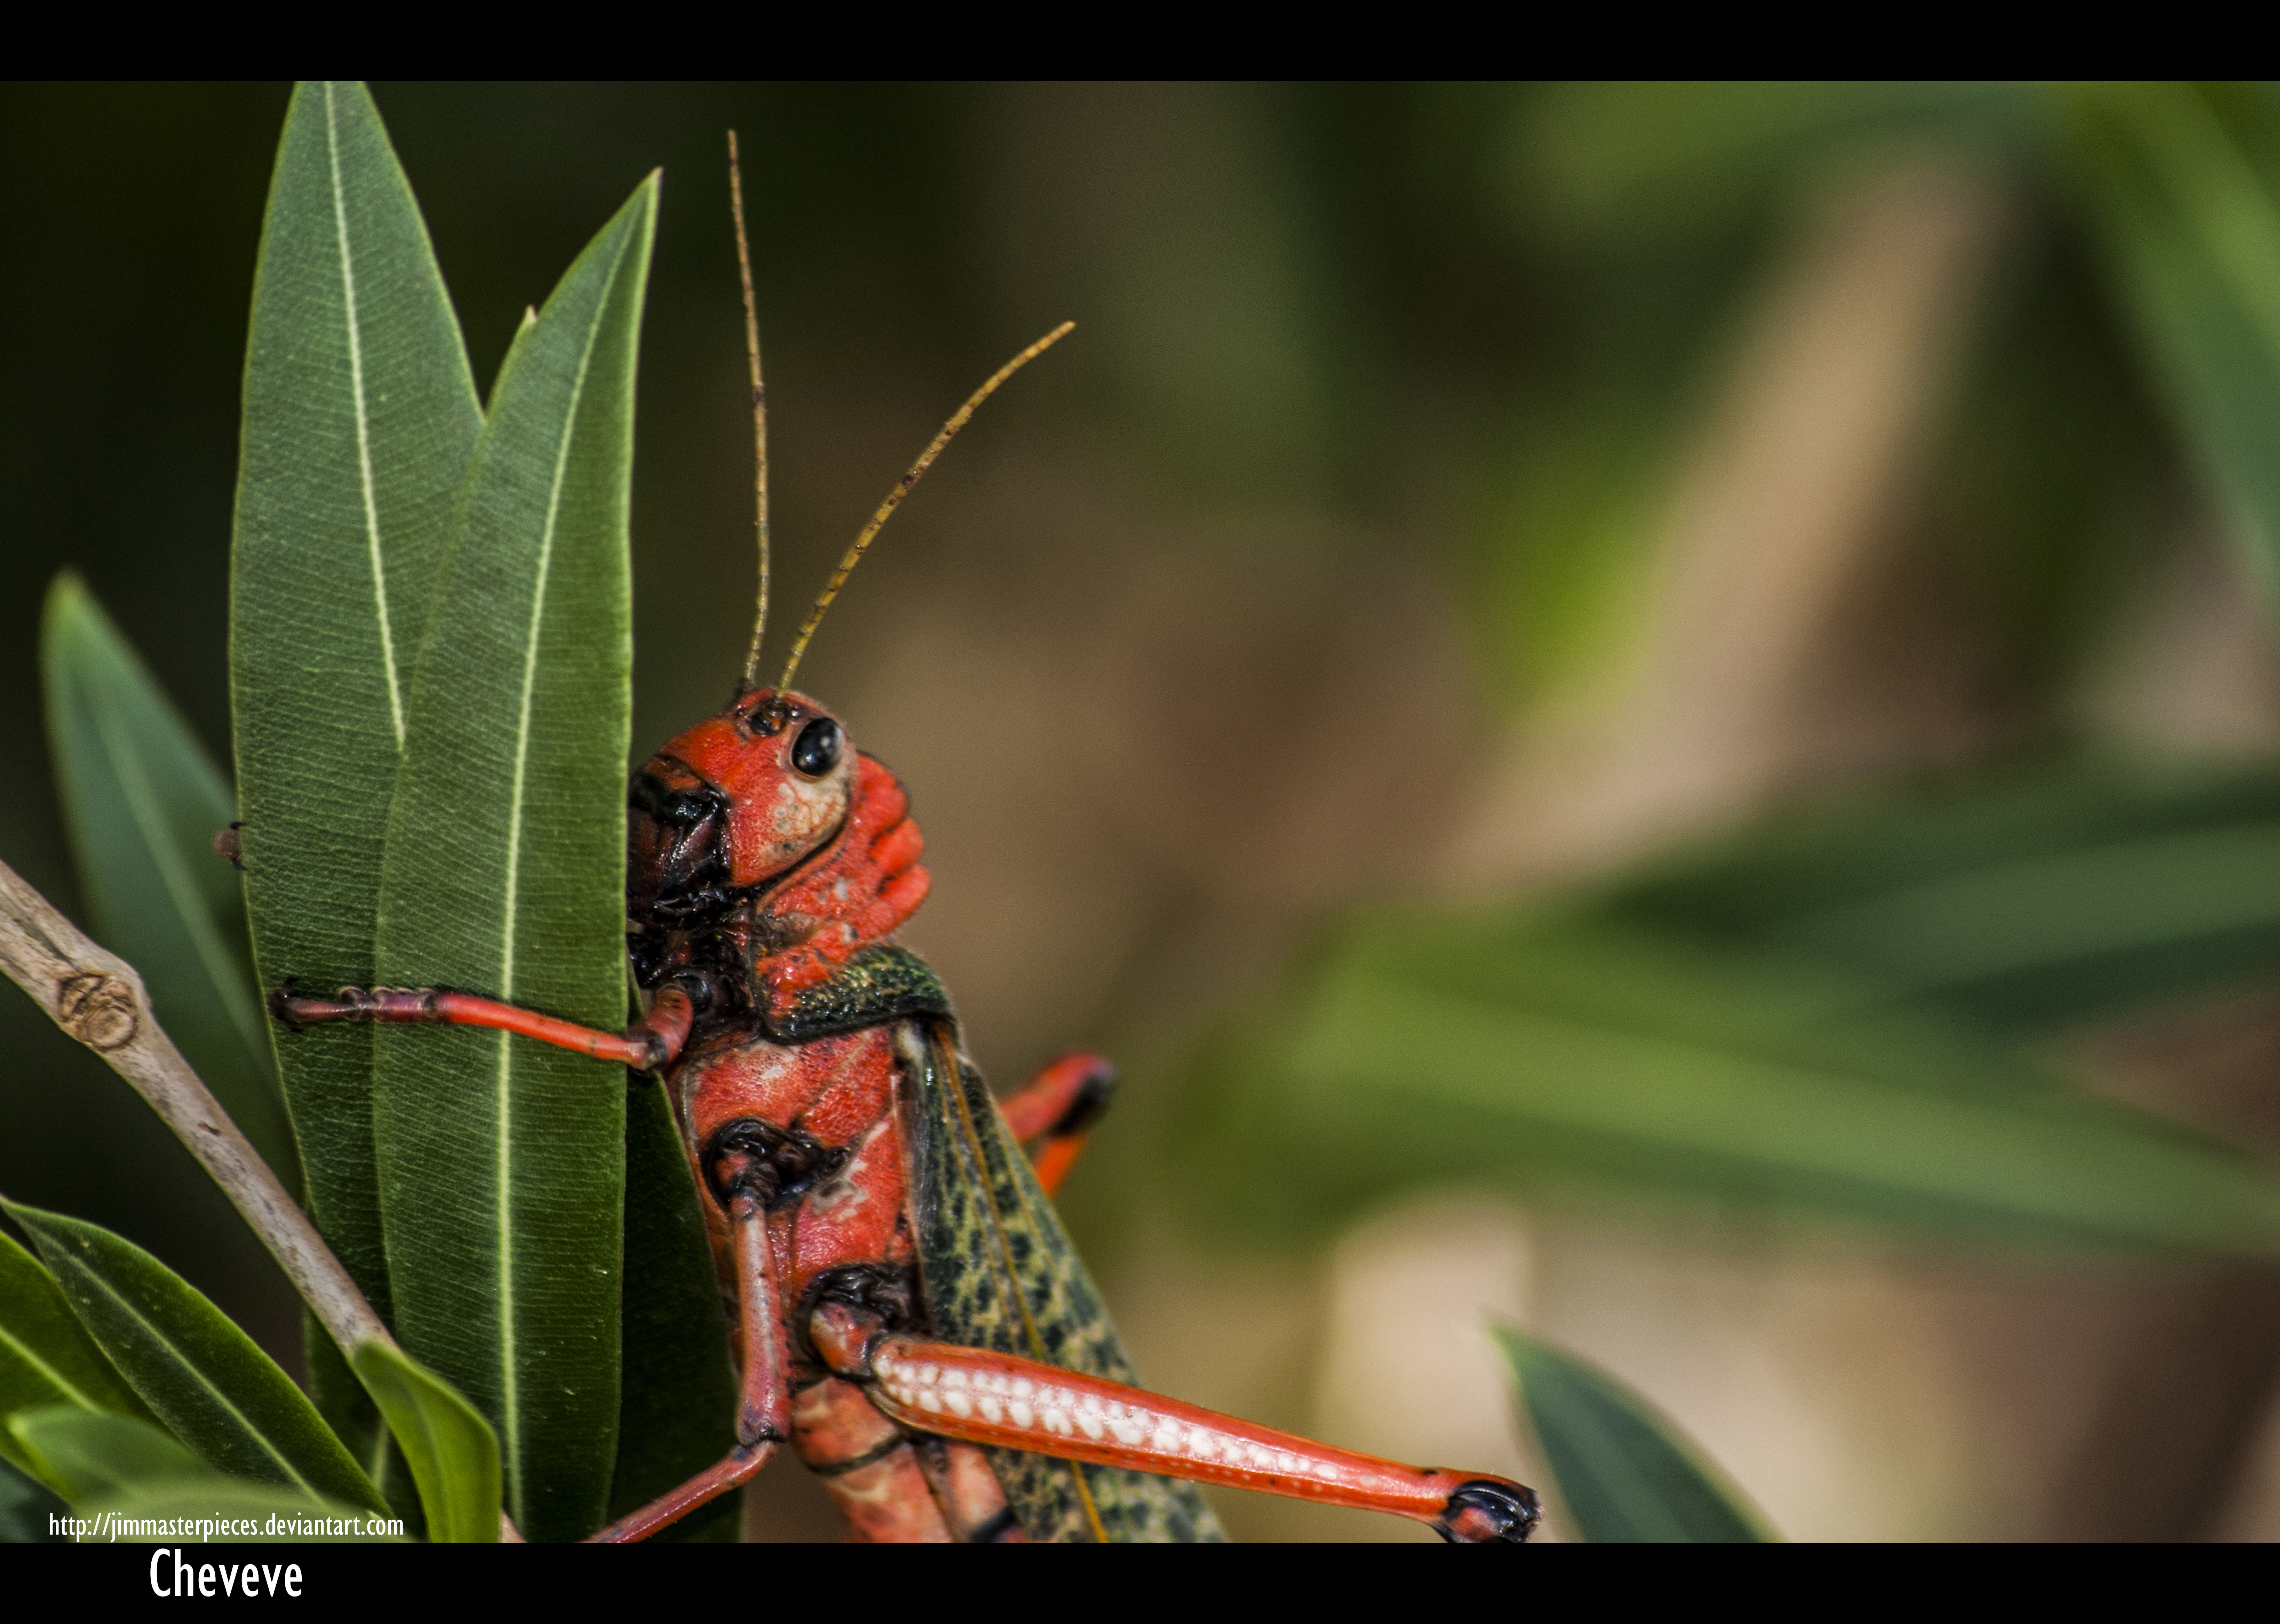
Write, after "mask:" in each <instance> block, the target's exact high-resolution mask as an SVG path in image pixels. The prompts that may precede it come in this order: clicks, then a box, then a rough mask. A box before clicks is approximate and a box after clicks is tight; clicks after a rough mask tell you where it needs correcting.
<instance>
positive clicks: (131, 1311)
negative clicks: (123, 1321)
mask: <svg viewBox="0 0 2280 1624" xmlns="http://www.w3.org/2000/svg"><path fill="white" fill-rule="evenodd" d="M65 1256H66V1257H67V1258H69V1254H68V1253H66V1254H65ZM70 1262H71V1266H72V1272H73V1274H76V1275H78V1276H79V1277H80V1278H81V1280H84V1281H88V1282H89V1284H90V1285H92V1286H94V1287H95V1288H96V1289H98V1290H100V1291H101V1292H102V1293H103V1294H104V1296H105V1297H109V1298H110V1299H111V1300H112V1302H114V1303H116V1304H117V1305H119V1311H120V1312H122V1313H124V1314H126V1315H127V1317H128V1318H129V1319H131V1320H134V1321H135V1324H137V1325H139V1326H141V1327H142V1328H143V1329H144V1330H145V1331H147V1332H149V1333H150V1340H151V1342H152V1343H155V1344H156V1346H157V1348H158V1351H159V1353H160V1354H162V1355H163V1356H164V1357H166V1358H169V1359H171V1360H173V1363H174V1364H175V1365H177V1366H180V1367H181V1369H182V1371H183V1372H184V1373H186V1374H188V1375H189V1377H190V1379H191V1380H192V1381H193V1382H196V1384H197V1385H198V1386H199V1387H201V1388H204V1389H205V1390H206V1392H207V1393H208V1394H209V1395H210V1396H211V1397H212V1399H213V1401H214V1403H215V1404H216V1405H219V1406H220V1407H221V1408H222V1409H223V1410H225V1411H227V1412H228V1413H229V1415H230V1417H231V1418H232V1419H233V1420H235V1421H236V1422H237V1423H238V1426H239V1428H241V1429H242V1430H243V1432H244V1434H245V1435H246V1436H247V1437H249V1438H250V1439H252V1440H253V1442H254V1443H258V1445H260V1446H261V1451H262V1453H264V1454H266V1455H267V1456H268V1457H269V1459H272V1460H273V1461H275V1462H276V1463H277V1465H278V1466H280V1467H281V1468H282V1470H283V1471H284V1473H285V1475H286V1476H288V1477H289V1478H291V1479H292V1480H293V1481H294V1482H296V1483H297V1484H298V1485H300V1487H301V1488H302V1489H305V1490H306V1491H307V1492H308V1493H309V1494H310V1495H311V1496H312V1497H315V1498H317V1499H320V1500H321V1499H322V1498H324V1496H323V1495H322V1494H320V1493H319V1492H318V1489H317V1487H316V1485H315V1484H313V1483H312V1482H310V1481H309V1480H308V1479H307V1478H305V1477H304V1476H302V1475H301V1474H300V1472H299V1470H298V1469H297V1467H296V1466H294V1465H293V1463H292V1462H291V1461H289V1460H288V1459H286V1458H285V1457H284V1456H283V1455H281V1454H280V1453H279V1452H278V1451H277V1446H276V1445H275V1444H273V1443H270V1441H269V1439H268V1436H267V1435H266V1434H264V1433H263V1432H262V1430H261V1428H258V1427H257V1426H255V1425H254V1424H253V1422H252V1420H250V1418H249V1417H248V1416H247V1415H246V1413H245V1412H244V1411H243V1410H241V1409H239V1408H238V1407H237V1406H236V1405H234V1404H232V1403H230V1401H229V1399H228V1397H227V1395H225V1394H224V1393H223V1392H222V1390H221V1389H220V1388H218V1387H216V1386H215V1385H214V1384H213V1383H212V1382H210V1381H208V1380H207V1379H206V1374H205V1373H204V1371H202V1370H200V1369H199V1368H198V1367H197V1366H195V1365H193V1364H191V1363H190V1362H189V1359H187V1358H183V1357H182V1355H181V1354H180V1353H179V1352H177V1351H175V1349H174V1344H173V1341H172V1340H171V1339H170V1338H169V1337H168V1336H167V1335H166V1332H165V1331H164V1330H163V1329H161V1328H159V1326H158V1324H157V1323H156V1322H155V1321H153V1320H151V1319H150V1317H149V1316H148V1315H147V1314H145V1313H143V1311H142V1310H141V1309H139V1308H137V1307H135V1305H134V1304H133V1303H131V1302H129V1301H128V1300H127V1298H126V1297H124V1296H122V1295H121V1294H120V1293H119V1291H118V1290H116V1289H114V1288H113V1287H112V1284H111V1282H110V1281H107V1280H105V1279H104V1278H103V1276H102V1275H100V1274H96V1272H95V1271H94V1270H93V1269H90V1268H88V1267H86V1266H84V1265H82V1264H81V1263H80V1261H79V1259H77V1258H70Z"/></svg>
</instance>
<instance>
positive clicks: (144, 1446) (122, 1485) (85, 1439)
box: [7, 1405, 212, 1505]
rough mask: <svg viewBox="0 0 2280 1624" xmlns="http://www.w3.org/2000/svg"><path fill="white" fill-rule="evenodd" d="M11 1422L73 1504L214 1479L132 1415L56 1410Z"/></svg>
mask: <svg viewBox="0 0 2280 1624" xmlns="http://www.w3.org/2000/svg"><path fill="white" fill-rule="evenodd" d="M7 1423H8V1424H7V1431H8V1433H9V1435H11V1437H12V1439H13V1441H14V1443H15V1445H16V1447H17V1448H18V1449H19V1450H21V1451H24V1452H25V1454H27V1456H29V1457H30V1458H31V1459H32V1460H33V1461H35V1463H36V1464H37V1466H38V1467H39V1469H40V1474H41V1475H42V1477H43V1478H45V1479H46V1480H47V1481H48V1482H50V1483H51V1484H53V1485H54V1486H55V1488H56V1489H57V1491H58V1493H60V1494H61V1495H62V1496H63V1497H64V1498H65V1499H66V1500H69V1501H71V1502H72V1503H73V1504H74V1505H76V1504H78V1503H79V1502H80V1501H81V1500H87V1499H92V1498H94V1497H96V1496H97V1495H106V1494H117V1493H119V1491H120V1490H122V1489H135V1488H141V1487H145V1486H147V1485H149V1484H151V1483H159V1482H167V1481H168V1480H170V1479H178V1478H202V1477H207V1476H210V1475H212V1468H211V1467H209V1466H207V1465H206V1464H205V1462H204V1461H203V1460H200V1459H198V1458H197V1457H196V1455H193V1454H191V1453H190V1451H188V1450H186V1449H184V1448H183V1447H182V1446H181V1444H179V1443H175V1442H174V1440H173V1439H172V1438H170V1437H168V1436H167V1435H166V1434H165V1433H163V1432H161V1431H159V1430H158V1428H156V1427H153V1426H151V1425H150V1423H149V1422H148V1421H138V1420H134V1419H133V1418H132V1417H129V1416H124V1415H105V1414H104V1413H102V1412H98V1411H94V1410H82V1409H80V1408H78V1407H77V1406H75V1405H49V1406H46V1407H44V1408H42V1409H37V1410H27V1411H25V1412H21V1413H19V1414H15V1415H11V1416H9V1417H8V1418H7Z"/></svg>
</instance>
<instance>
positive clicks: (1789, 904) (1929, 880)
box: [1602, 762, 2280, 1035]
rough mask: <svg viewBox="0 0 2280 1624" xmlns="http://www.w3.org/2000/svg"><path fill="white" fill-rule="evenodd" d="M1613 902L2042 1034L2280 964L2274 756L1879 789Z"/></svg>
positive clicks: (1690, 864)
mask: <svg viewBox="0 0 2280 1624" xmlns="http://www.w3.org/2000/svg"><path fill="white" fill-rule="evenodd" d="M1602 905H1603V906H1604V907H1605V908H1606V910H1607V912H1610V913H1612V914H1614V915H1615V916H1617V917H1620V918H1623V919H1627V920H1635V921H1637V922H1640V923H1643V924H1646V925H1650V926H1652V927H1655V928H1657V929H1661V930H1668V931H1670V932H1673V933H1676V934H1681V935H1686V936H1689V937H1691V938H1694V939H1696V940H1698V941H1699V942H1701V943H1703V944H1704V945H1706V946H1718V945H1734V946H1745V947H1748V948H1751V949H1753V950H1767V949H1770V950H1775V951H1784V952H1790V953H1794V954H1798V955H1800V956H1802V957H1805V958H1810V959H1812V960H1814V961H1815V962H1817V963H1821V964H1824V965H1829V966H1839V967H1842V968H1843V969H1844V970H1845V971H1846V972H1848V973H1851V974H1858V975H1859V976H1860V977H1862V978H1863V979H1864V980H1866V981H1873V982H1874V983H1875V989H1876V990H1875V994H1874V996H1875V997H1878V998H1880V999H1883V1000H1885V1001H1891V1002H1898V1001H1904V1000H1914V1001H1922V1002H1925V1003H1929V1004H1932V1005H1935V1006H1937V1007H1938V1008H1940V1009H1943V1010H1945V1011H1947V1012H1951V1013H1953V1014H1955V1015H1959V1016H1961V1017H1964V1018H1966V1019H1968V1020H1971V1021H1974V1022H1976V1023H1977V1024H1980V1025H1983V1026H1985V1027H1988V1028H1991V1029H1994V1030H1997V1031H2000V1032H2017V1033H2020V1034H2022V1035H2033V1034H2037V1033H2040V1032H2044V1031H2048V1030H2051V1029H2053V1028H2058V1027H2061V1026H2064V1025H2066V1024H2068V1023H2071V1022H2076V1021H2082V1020H2096V1019H2102V1018H2107V1017H2111V1016H2114V1015H2116V1014H2119V1013H2123V1012H2129V1011H2130V1010H2132V1009H2135V1008H2138V1007H2141V1006H2143V1005H2145V1004H2152V1003H2155V1002H2158V1001H2159V1000H2161V999H2163V998H2170V997H2177V996H2179V995H2181V994H2186V993H2197V992H2201V991H2203V990H2205V989H2210V988H2215V987H2222V986H2224V985H2226V984H2228V983H2230V982H2234V981H2241V980H2243V979H2245V978H2247V977H2250V976H2253V975H2256V974H2270V973H2271V971H2272V970H2273V969H2274V968H2275V967H2276V966H2280V774H2274V773H2272V772H2271V771H2269V770H2268V769H2263V768H2253V769H2245V768H2224V769H2207V768H2203V769H2190V770H2189V769H2181V768H2172V769H2161V770H2157V769H2154V768H2151V767H2127V766H2121V765H2119V764H2108V763H2100V762H2085V763H2068V764H2062V765H2058V766H2046V767H2037V768H2035V769H2031V770H2028V771H2024V772H2009V773H2004V774H1996V775H1991V776H1987V777H1982V778H1977V779H1974V780H1969V781H1964V782H1961V783H1956V784H1949V785H1945V786H1938V787H1933V788H1929V789H1919V790H1914V791H1906V792H1901V793H1896V794H1888V795H1885V796H1882V797H1878V798H1876V799H1875V800H1872V801H1869V802H1867V803H1865V804H1855V805H1852V806H1847V807H1844V808H1840V809H1837V810H1834V811H1830V812H1823V813H1821V814H1818V815H1814V816H1810V817H1806V818H1802V819H1788V820H1782V821H1780V822H1778V823H1775V824H1773V825H1771V826H1769V827H1765V828H1762V829H1760V830H1757V831H1754V832H1752V834H1750V835H1747V836H1745V837H1744V838H1743V839H1741V840H1739V841H1736V842H1729V843H1724V844H1722V845H1720V846H1718V847H1715V848H1713V849H1711V850H1707V851H1704V852H1698V853H1692V854H1689V855H1687V856H1686V857H1684V858H1680V859H1677V860H1675V861H1673V862H1669V863H1665V864H1662V865H1660V866H1657V867H1656V868H1655V869H1653V870H1652V871H1651V872H1649V873H1647V874H1642V875H1639V876H1637V877H1636V878H1634V879H1632V880H1629V881H1625V882H1624V883H1622V884H1621V885H1620V886H1619V887H1618V888H1616V889H1614V891H1613V892H1612V893H1611V894H1609V895H1608V896H1607V897H1606V898H1605V899H1604V901H1603V904H1602Z"/></svg>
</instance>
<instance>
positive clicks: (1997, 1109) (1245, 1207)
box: [1179, 918, 2280, 1254]
mask: <svg viewBox="0 0 2280 1624" xmlns="http://www.w3.org/2000/svg"><path fill="white" fill-rule="evenodd" d="M1193 1098H1194V1102H1195V1104H1194V1110H1193V1114H1192V1116H1191V1117H1190V1123H1189V1130H1188V1132H1187V1133H1186V1134H1185V1135H1183V1138H1182V1143H1181V1147H1180V1148H1181V1152H1182V1154H1181V1156H1180V1158H1179V1164H1180V1166H1182V1169H1183V1170H1184V1171H1185V1172H1186V1173H1187V1174H1190V1176H1193V1177H1195V1178H1196V1179H1197V1180H1198V1181H1200V1185H1201V1188H1202V1189H1205V1191H1206V1192H1209V1193H1211V1194H1212V1195H1213V1200H1214V1201H1215V1202H1216V1204H1217V1205H1219V1206H1220V1208H1221V1210H1222V1211H1223V1212H1227V1213H1228V1214H1229V1216H1231V1217H1237V1218H1240V1219H1242V1220H1244V1221H1247V1222H1249V1223H1252V1224H1255V1225H1259V1226H1265V1227H1270V1228H1285V1229H1288V1228H1312V1227H1314V1226H1321V1225H1328V1224H1332V1223H1336V1222H1337V1221H1341V1220H1344V1219H1346V1218H1349V1217H1351V1216H1352V1215H1353V1214H1355V1213H1356V1212H1360V1210H1362V1209H1363V1208H1364V1207H1365V1206H1367V1205H1370V1204H1373V1203H1375V1202H1379V1201H1383V1200H1384V1199H1386V1198H1388V1197H1390V1196H1392V1195H1394V1194H1396V1193H1398V1191H1400V1190H1403V1189H1413V1188H1417V1187H1420V1186H1422V1185H1426V1184H1430V1183H1442V1182H1449V1181H1458V1182H1466V1181H1475V1182H1477V1181H1486V1182H1490V1183H1493V1184H1498V1185H1502V1186H1505V1187H1506V1188H1510V1189H1514V1190H1516V1191H1519V1192H1521V1193H1525V1194H1529V1195H1532V1196H1542V1195H1544V1194H1575V1195H1583V1196H1590V1195H1600V1196H1605V1195H1614V1194H1619V1195H1621V1197H1624V1198H1626V1199H1628V1200H1630V1201H1634V1202H1636V1201H1637V1200H1640V1199H1642V1198H1645V1199H1648V1200H1655V1201H1660V1202H1663V1203H1666V1204H1678V1205H1691V1206H1693V1207H1695V1208H1697V1209H1698V1208H1700V1207H1703V1206H1706V1205H1708V1206H1718V1207H1724V1208H1728V1209H1732V1210H1736V1211H1741V1212H1760V1213H1763V1212H1776V1213H1787V1214H1791V1215H1797V1216H1806V1217H1817V1218H1821V1219H1824V1220H1827V1219H1834V1220H1841V1221H1844V1222H1846V1223H1849V1224H1853V1225H1866V1226H1869V1227H1872V1228H1878V1229H1882V1230H1884V1231H1886V1232H1887V1233H1895V1234H1901V1235H1914V1236H1917V1237H1920V1238H1926V1239H1944V1240H1948V1241H1969V1242H1976V1243H2005V1244H2036V1245H2056V1246H2061V1247H2070V1248H2112V1247H2123V1248H2133V1247H2134V1248H2182V1249H2188V1250H2205V1251H2214V1252H2231V1253H2245V1254H2265V1253H2268V1252H2270V1251H2273V1250H2275V1249H2276V1248H2280V1177H2276V1175H2275V1174H2274V1172H2273V1170H2272V1169H2271V1168H2270V1167H2268V1166H2266V1165H2265V1164H2263V1163H2261V1162H2260V1161H2258V1160H2257V1159H2255V1158H2252V1157H2250V1156H2247V1155H2245V1154H2244V1153H2242V1152H2239V1151H2233V1150H2230V1149H2228V1148H2226V1147H2224V1146H2222V1145H2218V1144H2215V1143H2211V1142H2208V1141H2207V1140H2205V1139H2201V1138H2199V1137H2197V1136H2195V1135H2190V1134H2187V1133H2185V1132H2184V1130H2182V1129H2179V1128H2175V1127H2173V1126H2171V1125H2169V1124H2168V1123H2166V1122H2164V1121H2162V1120H2160V1119H2157V1118H2154V1117H2152V1116H2150V1115H2148V1114H2145V1113H2143V1112H2136V1111H2131V1110H2128V1109H2125V1108H2123V1107H2122V1106H2120V1105H2116V1104H2108V1103H2107V1102H2104V1101H2101V1100H2097V1099H2093V1098H2091V1097H2086V1096H2083V1095H2080V1094H2077V1093H2076V1092H2074V1091H2071V1090H2069V1089H2064V1088H2062V1087H2060V1086H2059V1085H2058V1084H2057V1083H2056V1082H2055V1081H2053V1079H2051V1078H2049V1077H2047V1076H2045V1075H2044V1074H2041V1073H2039V1072H2037V1070H2035V1069H2034V1068H2032V1067H2030V1066H2028V1065H2026V1064H2025V1063H2024V1062H2022V1061H2021V1060H2019V1059H2018V1058H2014V1056H2013V1055H2012V1054H2011V1053H2010V1052H2009V1051H2007V1050H2005V1049H2002V1048H1999V1047H1995V1046H1992V1045H1990V1044H1988V1043H1985V1042H1984V1041H1983V1039H1981V1038H1979V1037H1978V1036H1977V1035H1975V1034H1974V1033H1972V1032H1971V1031H1969V1030H1968V1029H1959V1028H1955V1027H1953V1026H1952V1025H1950V1024H1948V1023H1945V1022H1943V1021H1941V1020H1937V1019H1935V1018H1933V1017H1931V1016H1929V1015H1926V1014H1923V1013H1921V1012H1905V1011H1903V1012H1891V1011H1885V1012H1877V1011H1876V998H1875V997H1874V989H1873V988H1869V989H1863V988H1861V987H1860V986H1859V985H1858V984H1857V983H1854V982H1853V981H1848V980H1847V979H1846V978H1845V977H1843V976H1841V975H1833V974H1830V973H1829V971H1828V970H1827V969H1825V968H1824V967H1822V966H1817V965H1814V964H1810V963H1800V962H1796V961H1793V960H1790V959H1787V958H1781V957H1777V956H1754V957H1753V956H1745V955H1744V954H1742V953H1739V952H1737V951H1733V950H1731V949H1724V950H1719V949H1713V948H1710V947H1706V946H1703V945H1701V944H1699V943H1688V942H1685V941H1683V940H1674V939H1671V938H1668V937H1658V936H1655V935H1651V934H1646V933H1642V932H1640V931H1638V930H1637V929H1636V928H1621V927H1615V926H1613V925H1611V924H1609V923H1607V922H1606V921H1593V920H1559V919H1552V920H1544V919H1537V920H1526V919H1522V920H1513V921H1503V922H1498V921H1483V920H1456V919H1445V918H1421V919H1410V920H1379V921H1377V922H1375V923H1374V924H1371V925H1367V926H1364V927H1358V928H1357V929H1356V930H1355V931H1353V932H1352V935H1350V936H1349V938H1348V939H1347V940H1346V941H1344V942H1343V943H1340V944H1339V945H1338V946H1337V947H1336V949H1334V950H1333V951H1332V952H1331V954H1330V955H1329V958H1328V960H1327V962H1326V963H1324V964H1323V965H1322V966H1320V967H1319V968H1317V970H1316V971H1315V972H1314V974H1313V975H1312V976H1311V977H1310V978H1309V979H1308V981H1307V982H1306V986H1305V988H1304V989H1303V990H1302V991H1301V992H1300V993H1299V994H1298V995H1297V997H1296V999H1295V1001H1294V1004H1293V1005H1292V1006H1291V1008H1290V1011H1289V1012H1288V1013H1286V1014H1285V1015H1283V1016H1282V1017H1281V1018H1279V1019H1270V1020H1263V1021H1257V1022H1254V1024H1253V1025H1252V1027H1251V1028H1249V1029H1248V1030H1247V1031H1246V1032H1242V1033H1238V1034H1237V1035H1236V1037H1235V1039H1234V1040H1233V1041H1231V1042H1230V1043H1227V1044H1225V1045H1223V1046H1222V1047H1221V1050H1220V1051H1219V1052H1218V1053H1217V1055H1216V1057H1215V1058H1214V1059H1213V1063H1212V1064H1211V1065H1210V1066H1209V1068H1208V1070H1207V1072H1206V1074H1205V1075H1204V1076H1202V1077H1199V1078H1198V1080H1197V1084H1196V1087H1195V1089H1194V1094H1193ZM1229 1192H1232V1193H1231V1194H1230V1193H1229Z"/></svg>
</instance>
